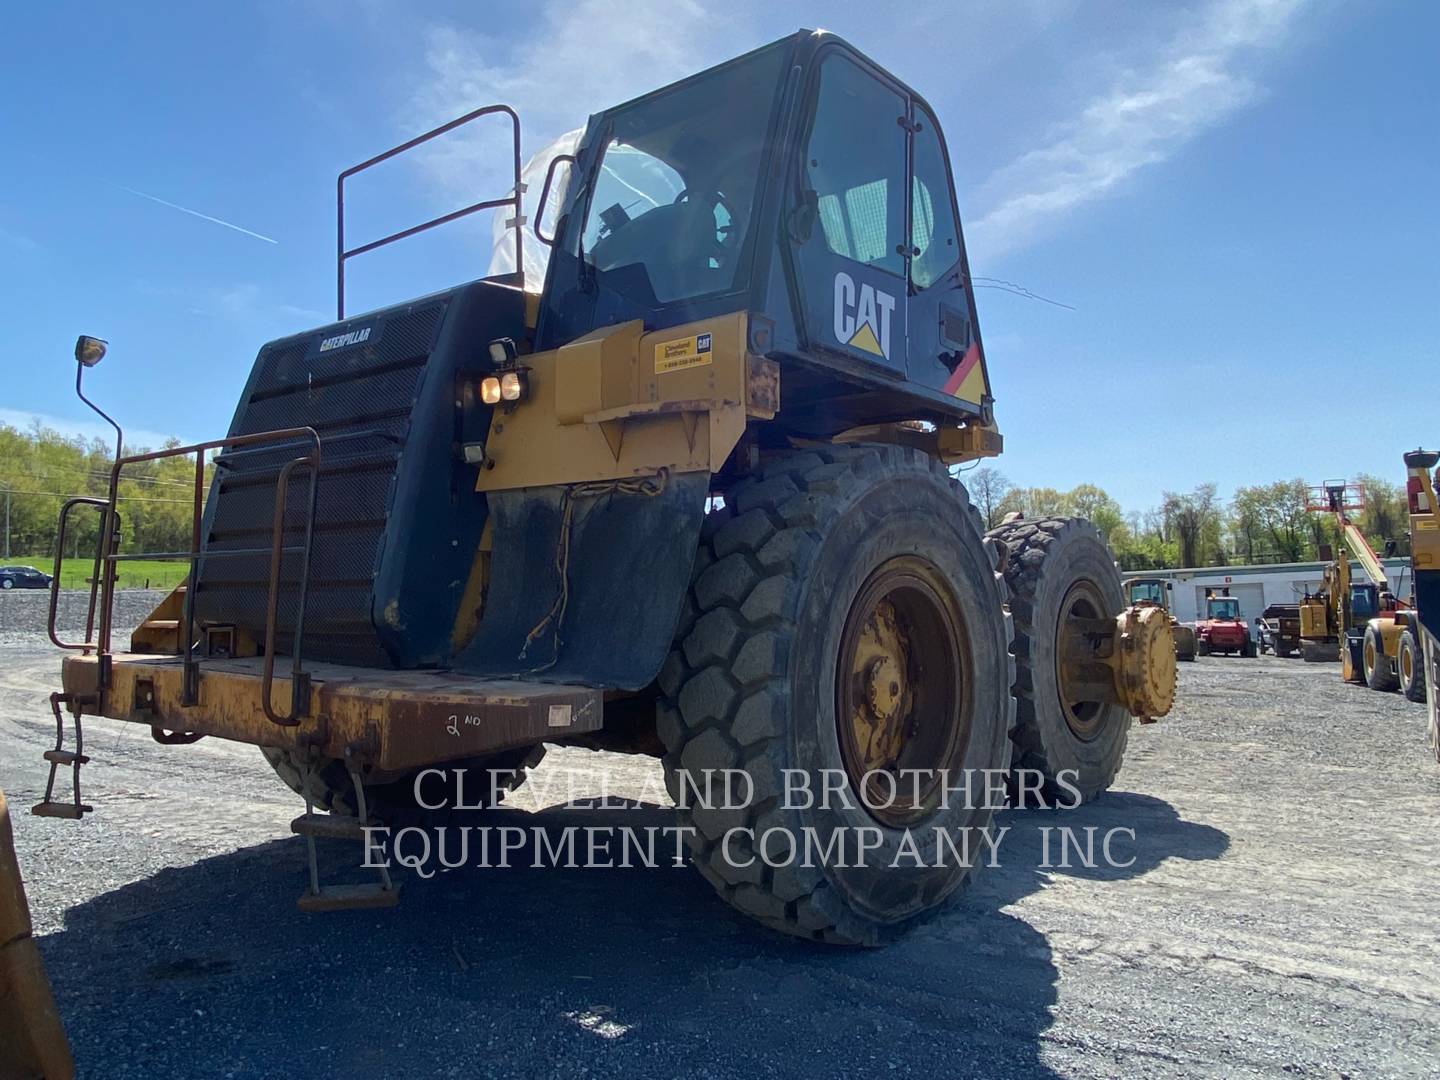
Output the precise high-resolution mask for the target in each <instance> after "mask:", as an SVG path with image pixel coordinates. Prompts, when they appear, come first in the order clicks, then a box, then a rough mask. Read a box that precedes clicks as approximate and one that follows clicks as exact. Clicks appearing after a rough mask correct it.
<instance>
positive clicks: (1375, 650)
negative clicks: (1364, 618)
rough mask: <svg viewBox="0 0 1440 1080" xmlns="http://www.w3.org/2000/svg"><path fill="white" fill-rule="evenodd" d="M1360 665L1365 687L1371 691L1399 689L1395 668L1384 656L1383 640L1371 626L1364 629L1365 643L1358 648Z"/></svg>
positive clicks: (1378, 632)
mask: <svg viewBox="0 0 1440 1080" xmlns="http://www.w3.org/2000/svg"><path fill="white" fill-rule="evenodd" d="M1360 664H1361V666H1362V668H1363V669H1364V674H1365V685H1366V686H1368V687H1370V689H1371V690H1380V691H1389V690H1398V689H1399V688H1400V680H1399V679H1397V678H1396V677H1395V667H1394V665H1393V664H1391V663H1390V658H1389V657H1388V656H1386V655H1385V640H1384V638H1382V637H1381V635H1380V631H1379V630H1377V629H1375V627H1373V626H1367V627H1365V641H1364V643H1363V644H1362V645H1361V647H1360Z"/></svg>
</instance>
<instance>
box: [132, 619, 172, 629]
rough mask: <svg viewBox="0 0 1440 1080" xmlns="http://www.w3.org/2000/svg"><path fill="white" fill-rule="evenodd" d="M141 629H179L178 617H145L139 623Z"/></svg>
mask: <svg viewBox="0 0 1440 1080" xmlns="http://www.w3.org/2000/svg"><path fill="white" fill-rule="evenodd" d="M140 629H141V630H179V629H180V620H179V619H146V620H145V621H144V622H143V623H141V624H140Z"/></svg>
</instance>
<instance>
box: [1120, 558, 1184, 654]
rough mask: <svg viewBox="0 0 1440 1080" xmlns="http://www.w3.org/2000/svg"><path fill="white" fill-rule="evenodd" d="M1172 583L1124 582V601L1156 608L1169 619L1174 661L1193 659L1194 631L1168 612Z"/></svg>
mask: <svg viewBox="0 0 1440 1080" xmlns="http://www.w3.org/2000/svg"><path fill="white" fill-rule="evenodd" d="M1174 588H1175V586H1174V583H1172V582H1170V581H1167V580H1166V579H1164V578H1154V577H1139V578H1127V579H1126V581H1125V599H1126V601H1127V602H1128V603H1130V604H1133V605H1142V606H1146V605H1148V606H1150V607H1158V608H1159V609H1160V610H1161V611H1163V612H1165V614H1166V615H1167V616H1168V617H1169V619H1170V633H1171V634H1172V635H1173V636H1174V638H1175V659H1176V660H1194V659H1195V630H1194V628H1193V627H1190V626H1186V625H1185V624H1183V623H1181V622H1180V621H1179V620H1178V619H1176V618H1175V616H1174V615H1173V614H1172V613H1171V611H1170V592H1171V590H1173V589H1174Z"/></svg>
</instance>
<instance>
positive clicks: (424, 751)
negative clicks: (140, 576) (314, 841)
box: [62, 653, 603, 770]
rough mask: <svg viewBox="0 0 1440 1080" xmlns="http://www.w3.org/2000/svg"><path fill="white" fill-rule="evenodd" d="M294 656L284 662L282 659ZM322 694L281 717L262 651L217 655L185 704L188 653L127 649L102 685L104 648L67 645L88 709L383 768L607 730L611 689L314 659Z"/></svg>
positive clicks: (74, 687) (280, 686)
mask: <svg viewBox="0 0 1440 1080" xmlns="http://www.w3.org/2000/svg"><path fill="white" fill-rule="evenodd" d="M282 666H283V665H282ZM306 667H307V670H308V671H309V673H310V701H309V709H308V710H307V715H306V716H305V718H304V719H303V720H302V721H301V722H300V724H299V726H297V727H281V726H279V725H277V724H275V723H273V722H271V721H270V720H269V719H268V718H267V717H266V715H265V711H264V708H263V706H262V705H261V696H260V691H261V660H260V659H259V658H258V657H249V658H245V659H237V660H205V661H203V662H202V663H201V666H200V690H199V701H198V703H197V704H195V705H182V704H181V688H182V675H183V668H182V665H181V661H180V658H179V657H174V656H147V655H138V654H133V653H119V654H116V655H115V656H114V657H112V662H111V676H110V685H109V687H108V688H107V689H106V690H105V692H104V694H103V695H100V694H99V692H98V677H99V665H98V662H97V660H96V658H95V657H94V656H90V655H83V656H82V655H75V656H67V657H66V658H65V661H64V668H63V676H62V678H63V682H64V686H65V692H66V693H67V694H72V695H80V696H86V697H92V698H94V697H96V696H97V695H98V698H99V700H98V703H97V702H94V701H92V702H91V703H89V704H86V705H85V707H84V711H85V712H86V713H90V714H95V713H98V714H100V715H102V716H107V717H111V718H112V719H116V720H128V721H130V722H132V723H137V724H145V725H147V726H149V727H152V728H158V729H160V730H162V731H166V732H176V733H180V732H186V733H191V734H195V735H213V736H215V737H216V738H220V739H231V740H234V741H236V742H245V743H253V744H254V745H256V746H273V747H282V748H291V747H302V746H311V745H313V746H316V747H318V748H319V750H320V752H321V753H322V754H323V755H325V756H327V757H337V758H338V757H344V756H345V754H346V753H347V751H348V752H349V753H351V754H352V755H353V756H355V757H357V758H358V759H359V760H360V761H362V762H364V763H367V764H371V765H373V766H375V767H378V768H380V769H386V770H391V769H397V770H398V769H412V768H417V767H420V766H423V765H430V764H434V763H436V762H441V761H452V760H455V759H457V758H466V757H477V756H481V755H484V754H489V753H493V752H495V751H497V750H505V749H510V748H513V747H518V746H529V745H532V744H534V743H537V742H542V741H545V740H550V739H557V738H563V737H565V736H569V735H575V734H580V733H583V732H588V731H596V730H598V729H599V728H600V725H601V721H602V714H603V707H602V701H601V693H600V691H598V690H592V689H589V688H587V687H576V686H555V685H551V684H548V683H533V682H519V681H506V680H494V679H481V678H476V677H474V676H466V675H457V674H455V673H454V672H445V671H389V670H384V669H379V668H361V667H347V666H342V665H339V664H307V665H306ZM271 697H272V702H271V703H272V706H273V708H274V709H275V710H276V711H278V712H282V713H283V712H285V711H288V710H289V707H290V682H289V680H288V679H286V678H282V677H280V675H279V673H278V672H277V675H276V678H275V681H274V684H273V686H272V687H271Z"/></svg>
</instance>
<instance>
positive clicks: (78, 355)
mask: <svg viewBox="0 0 1440 1080" xmlns="http://www.w3.org/2000/svg"><path fill="white" fill-rule="evenodd" d="M106 345H107V343H106V342H104V341H101V340H100V339H99V338H98V337H87V336H86V335H85V334H81V335H80V337H79V338H78V339H76V342H75V359H76V360H78V361H80V363H82V364H84V365H85V366H86V367H94V366H95V365H96V364H98V363H99V362H100V361H101V360H102V359H104V357H105V349H106Z"/></svg>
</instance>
